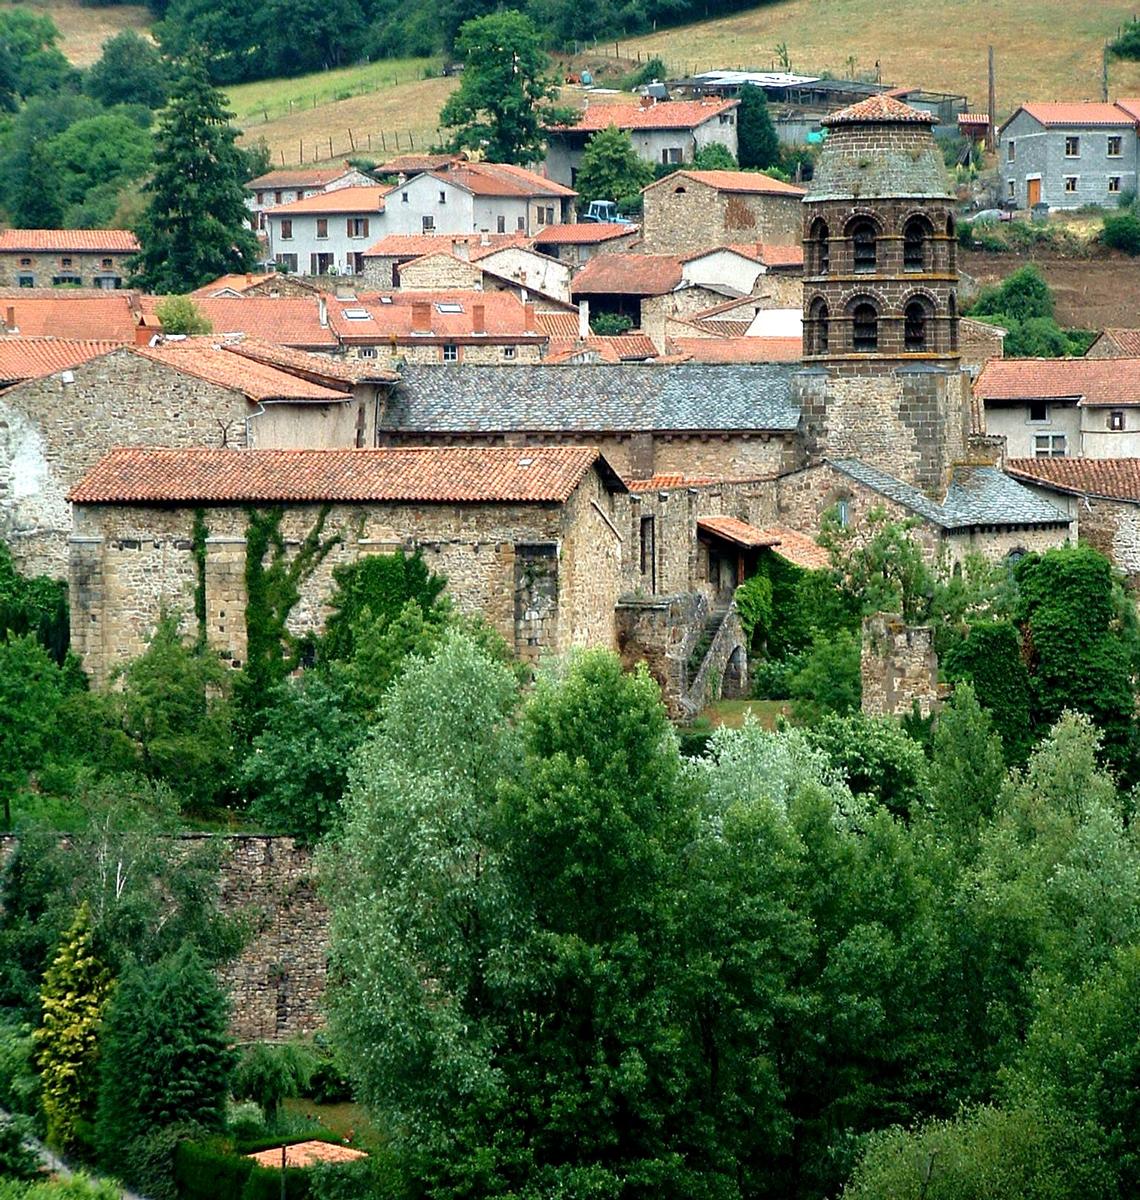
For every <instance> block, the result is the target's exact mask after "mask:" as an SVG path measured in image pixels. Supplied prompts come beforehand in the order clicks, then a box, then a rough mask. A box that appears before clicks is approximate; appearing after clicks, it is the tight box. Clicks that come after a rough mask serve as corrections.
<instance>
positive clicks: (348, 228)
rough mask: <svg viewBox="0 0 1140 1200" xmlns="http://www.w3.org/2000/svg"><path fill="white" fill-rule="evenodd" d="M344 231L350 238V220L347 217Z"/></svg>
mask: <svg viewBox="0 0 1140 1200" xmlns="http://www.w3.org/2000/svg"><path fill="white" fill-rule="evenodd" d="M344 231H345V234H346V235H347V236H348V237H352V218H351V217H349V218H348V220H347V221H345V223H344Z"/></svg>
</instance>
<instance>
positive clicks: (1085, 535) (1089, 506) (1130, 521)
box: [1040, 492, 1140, 587]
mask: <svg viewBox="0 0 1140 1200" xmlns="http://www.w3.org/2000/svg"><path fill="white" fill-rule="evenodd" d="M1040 494H1042V495H1044V496H1045V497H1046V498H1047V499H1048V500H1049V501H1050V502H1051V503H1053V504H1056V505H1058V507H1061V506H1064V505H1065V502H1066V500H1068V501H1069V502H1070V503H1072V505H1073V509H1074V510H1075V515H1077V516H1078V520H1079V540H1080V542H1081V544H1082V545H1086V546H1092V547H1094V548H1095V549H1097V550H1099V551H1100V552H1101V553H1102V554H1104V555H1106V556H1107V557H1108V558H1109V559H1111V560H1112V562H1113V564H1114V565H1115V566H1116V567H1118V568H1119V569H1120V570H1121V571H1123V572H1124V573H1125V575H1126V576H1127V577H1128V582H1129V585H1130V586H1132V587H1135V586H1136V584H1137V582H1138V581H1140V505H1137V504H1132V503H1129V502H1128V501H1127V500H1106V499H1104V498H1103V497H1100V496H1081V497H1079V498H1076V497H1066V496H1061V495H1058V494H1057V493H1055V492H1042V493H1040Z"/></svg>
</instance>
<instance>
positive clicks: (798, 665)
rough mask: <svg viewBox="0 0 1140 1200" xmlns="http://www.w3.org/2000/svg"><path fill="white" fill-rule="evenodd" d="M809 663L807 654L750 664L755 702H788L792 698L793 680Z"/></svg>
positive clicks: (765, 659) (766, 659)
mask: <svg viewBox="0 0 1140 1200" xmlns="http://www.w3.org/2000/svg"><path fill="white" fill-rule="evenodd" d="M806 661H807V654H806V652H800V653H798V654H789V655H788V656H787V657H786V658H763V659H760V660H759V661H758V662H754V663H752V664H750V666H751V673H752V698H753V699H754V700H787V699H789V698H790V697H791V694H792V693H791V681H792V678H793V677H794V676H795V675H796V674H797V673H798V672H799V671H800V670H802V668H803V665H804V663H805V662H806Z"/></svg>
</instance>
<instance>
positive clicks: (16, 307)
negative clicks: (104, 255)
mask: <svg viewBox="0 0 1140 1200" xmlns="http://www.w3.org/2000/svg"><path fill="white" fill-rule="evenodd" d="M138 305H139V296H138V294H137V293H136V292H127V291H119V292H107V291H100V290H96V289H90V288H88V289H83V290H80V289H78V288H76V289H72V288H56V289H48V288H36V289H34V290H33V289H31V288H28V289H26V290H21V289H15V288H14V289H12V290H11V291H7V292H5V293H4V294H3V295H2V296H0V317H3V319H4V324H5V327H6V328H9V329H10V330H11V332H13V333H18V334H20V335H21V336H23V337H59V338H76V339H83V340H90V339H96V340H99V341H108V342H125V343H128V344H131V343H133V342H134V340H135V327H136V325H137V324H138V310H137V306H138ZM9 316H11V317H12V318H13V319H12V321H11V322H9V320H8V318H9ZM156 325H157V322H156Z"/></svg>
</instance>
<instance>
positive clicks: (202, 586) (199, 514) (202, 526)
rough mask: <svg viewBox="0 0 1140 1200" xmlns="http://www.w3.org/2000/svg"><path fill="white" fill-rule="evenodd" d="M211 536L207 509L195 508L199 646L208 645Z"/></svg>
mask: <svg viewBox="0 0 1140 1200" xmlns="http://www.w3.org/2000/svg"><path fill="white" fill-rule="evenodd" d="M209 536H210V530H209V527H208V526H207V525H206V510H205V509H204V508H196V509H195V510H194V527H193V530H192V532H191V535H190V552H191V553H192V554H193V556H194V570H195V579H194V618H195V620H196V621H197V622H198V648H199V649H203V648H204V647H205V645H206V539H207V538H208V537H209Z"/></svg>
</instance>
